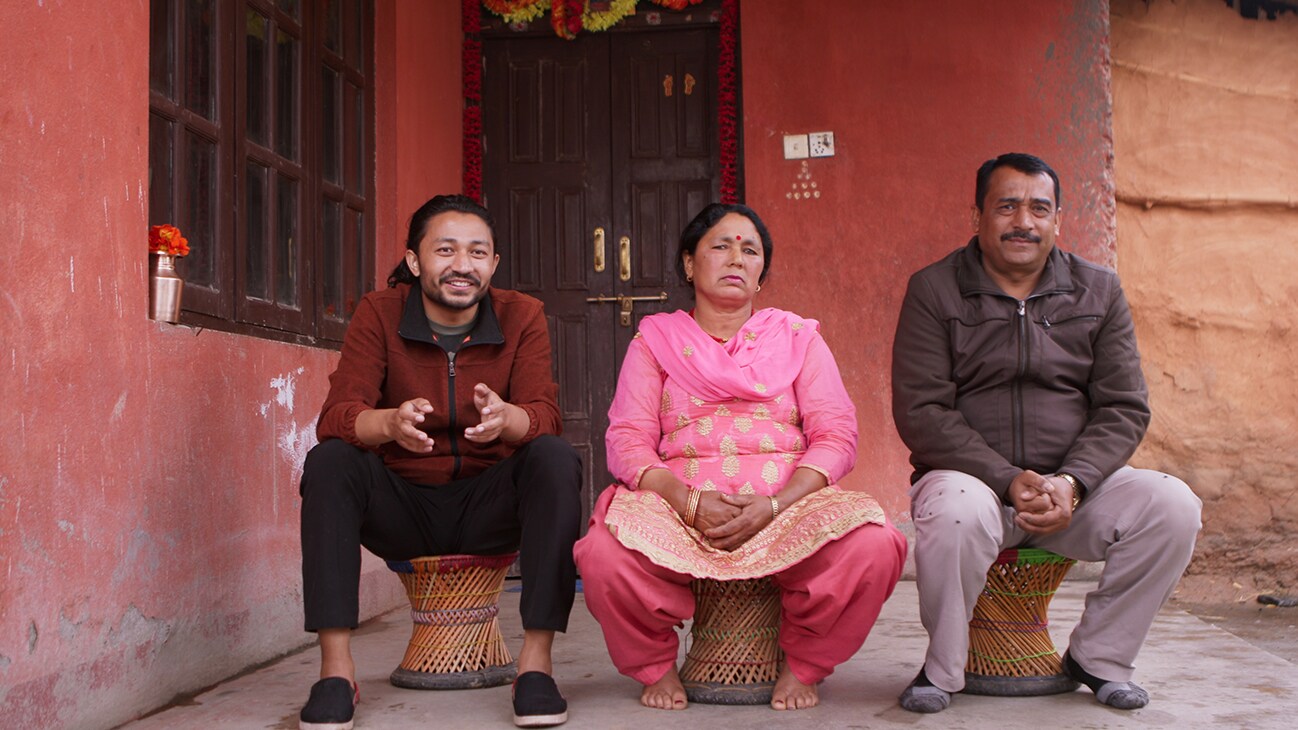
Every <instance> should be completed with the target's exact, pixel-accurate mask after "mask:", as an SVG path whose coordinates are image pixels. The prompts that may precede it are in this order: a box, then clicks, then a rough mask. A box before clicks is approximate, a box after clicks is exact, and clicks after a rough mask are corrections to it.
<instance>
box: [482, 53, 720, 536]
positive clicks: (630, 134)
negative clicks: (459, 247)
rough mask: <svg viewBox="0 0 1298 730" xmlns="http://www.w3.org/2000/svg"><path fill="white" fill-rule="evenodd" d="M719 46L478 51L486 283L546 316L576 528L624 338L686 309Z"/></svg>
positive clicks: (713, 191) (595, 468)
mask: <svg viewBox="0 0 1298 730" xmlns="http://www.w3.org/2000/svg"><path fill="white" fill-rule="evenodd" d="M717 47H718V44H717V31H716V28H715V27H704V28H693V29H687V30H679V29H672V30H657V31H651V30H644V31H628V32H605V33H585V34H582V35H581V36H579V37H578V39H577V40H574V41H564V40H561V39H559V38H556V37H554V36H553V35H549V36H546V35H537V36H519V37H503V38H488V39H486V40H484V43H483V56H484V59H485V68H484V78H483V137H484V149H483V192H484V202H485V203H486V205H487V207H488V209H489V210H491V211H492V215H493V217H494V218H495V219H496V227H497V235H498V237H499V239H500V247H501V266H500V271H499V272H497V275H496V279H495V281H496V282H498V284H499V285H500V286H504V287H508V288H512V289H518V290H520V291H525V292H528V293H529V294H532V295H533V296H536V297H538V298H540V299H541V300H542V301H544V302H545V306H546V315H547V318H548V321H549V326H550V337H551V341H552V344H553V347H554V371H555V372H554V375H555V379H556V381H557V382H558V383H559V407H560V412H561V415H562V416H563V420H564V436H565V437H566V438H567V439H568V440H569V441H570V442H571V443H572V444H573V445H574V446H575V447H576V448H577V450H578V452H579V453H580V454H581V456H582V461H583V463H584V464H585V484H584V485H583V486H584V490H585V491H584V495H585V497H584V501H583V520H582V524H583V526H584V525H585V522H586V519H585V518H587V517H589V514H590V509H591V506H592V505H593V504H594V501H595V499H596V497H597V496H598V494H599V492H600V491H601V490H603V488H604V487H606V486H607V485H608V484H609V482H610V481H611V478H610V476H609V474H608V469H607V461H606V458H605V453H604V431H605V430H606V429H607V427H608V407H609V403H610V402H611V401H612V398H613V390H614V386H615V384H616V379H617V371H618V368H619V367H620V365H621V361H622V357H623V355H624V353H625V352H626V348H627V346H628V345H629V344H630V342H631V338H632V336H633V335H634V334H635V327H636V324H637V323H638V322H639V319H640V318H641V317H643V316H645V315H646V314H652V313H655V312H662V311H670V310H674V309H680V308H686V309H688V308H689V307H690V306H691V296H690V290H689V289H687V288H686V287H685V285H684V284H682V283H681V282H680V281H679V279H678V277H677V275H676V265H675V261H676V248H677V242H678V239H679V236H680V231H681V229H682V228H683V227H684V225H685V223H687V222H688V221H689V219H690V218H692V217H693V216H694V215H695V214H696V213H698V211H699V210H700V209H702V208H703V206H704V205H706V204H707V203H709V202H712V201H714V200H716V199H717V198H718V196H719V191H720V182H719V174H718V171H719V169H720V167H719V162H718V160H719V155H718V144H717V132H716V62H717ZM601 240H602V246H601V243H600V242H601ZM600 248H602V254H603V255H602V262H601V261H600V260H599V256H598V250H599V249H600ZM631 297H633V298H634V300H630V299H627V298H631ZM619 298H621V299H619ZM627 306H630V307H631V310H630V312H629V314H628V313H626V312H625V311H624V307H627ZM583 529H584V527H583Z"/></svg>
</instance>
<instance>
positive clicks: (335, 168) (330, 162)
mask: <svg viewBox="0 0 1298 730" xmlns="http://www.w3.org/2000/svg"><path fill="white" fill-rule="evenodd" d="M339 85H340V82H339V80H338V74H337V73H336V72H335V71H334V70H333V69H331V68H329V67H328V66H325V67H324V69H323V78H322V79H321V86H320V91H321V99H320V106H321V109H320V116H321V117H322V118H323V121H324V131H323V134H322V135H321V138H322V140H323V143H324V177H325V179H326V180H328V181H329V182H331V183H334V184H335V185H342V182H343V180H342V171H341V170H340V169H339V168H340V167H341V163H342V160H341V159H340V157H341V155H340V150H341V149H342V134H341V130H339V129H338V118H339V117H340V116H342V114H341V112H342V109H341V106H342V105H341V104H340V103H339V99H338V87H339Z"/></svg>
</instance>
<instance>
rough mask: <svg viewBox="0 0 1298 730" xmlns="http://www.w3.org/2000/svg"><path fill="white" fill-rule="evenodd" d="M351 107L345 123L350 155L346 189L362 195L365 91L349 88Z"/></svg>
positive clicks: (363, 191)
mask: <svg viewBox="0 0 1298 730" xmlns="http://www.w3.org/2000/svg"><path fill="white" fill-rule="evenodd" d="M351 91H352V93H351V97H352V99H351V101H352V103H351V109H350V110H349V112H350V114H349V118H348V125H347V151H348V153H349V155H348V156H349V157H351V160H350V164H348V165H347V172H348V173H349V174H348V176H347V178H348V179H347V189H348V190H350V191H352V192H353V193H356V194H357V195H364V194H365V190H364V189H363V186H362V184H361V181H362V180H364V179H365V91H364V90H363V89H357V88H355V87H352V88H351Z"/></svg>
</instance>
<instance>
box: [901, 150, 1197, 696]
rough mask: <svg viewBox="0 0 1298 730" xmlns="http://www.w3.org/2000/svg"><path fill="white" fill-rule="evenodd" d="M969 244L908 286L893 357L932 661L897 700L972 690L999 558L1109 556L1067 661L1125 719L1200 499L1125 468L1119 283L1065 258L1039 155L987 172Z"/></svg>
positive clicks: (1141, 392)
mask: <svg viewBox="0 0 1298 730" xmlns="http://www.w3.org/2000/svg"><path fill="white" fill-rule="evenodd" d="M975 190H976V192H975V210H974V221H975V227H976V229H977V235H975V236H974V238H973V240H971V241H970V242H969V243H968V245H966V246H965V247H963V248H961V249H957V250H956V251H955V252H953V253H951V254H950V255H948V256H947V257H945V258H943V259H942V260H941V261H938V262H937V263H935V264H932V265H931V266H929V267H927V268H925V269H923V270H922V271H920V272H919V273H917V274H915V275H914V276H913V277H911V280H910V285H909V287H908V288H907V291H906V298H905V301H904V303H903V304H902V311H901V318H900V321H899V322H898V324H897V336H896V340H895V343H894V347H893V358H892V392H893V417H894V419H895V420H896V423H897V430H898V432H899V433H900V434H901V438H902V440H903V441H905V442H906V445H907V446H908V447H909V448H910V450H911V463H912V464H913V465H914V467H915V473H914V475H913V476H912V478H911V480H912V483H913V486H912V487H911V492H910V497H911V515H912V518H913V519H914V522H915V564H916V573H917V587H918V589H919V601H920V618H921V620H922V621H923V623H924V628H925V629H927V630H928V634H929V646H928V654H927V656H926V657H925V660H924V666H923V667H922V668H921V669H920V672H919V675H918V676H917V677H916V678H915V680H914V682H912V683H911V685H910V686H909V687H907V688H906V690H905V692H903V693H902V695H901V698H900V701H901V706H902V707H904V708H906V709H907V710H910V711H912V712H939V711H941V710H944V709H946V707H947V705H948V704H949V703H950V701H951V695H952V694H953V693H956V692H959V691H960V690H961V689H963V688H964V666H965V660H966V658H967V653H968V646H969V633H968V632H969V627H968V624H969V619H970V618H971V617H972V615H973V607H974V603H975V602H976V601H977V598H978V595H979V593H980V592H981V591H982V588H983V585H984V582H985V579H986V573H987V569H988V567H990V566H991V564H992V562H993V561H994V560H995V558H996V555H997V554H998V553H999V552H1000V551H1001V550H1002V549H1004V548H1009V547H1015V546H1032V547H1039V548H1044V549H1046V550H1049V551H1051V552H1055V553H1058V554H1060V555H1065V556H1067V557H1070V558H1075V559H1077V560H1087V561H1101V560H1102V561H1105V566H1104V573H1103V575H1102V577H1101V578H1100V583H1099V586H1098V587H1097V588H1096V590H1094V591H1092V592H1091V593H1090V595H1088V596H1087V597H1086V611H1085V613H1084V614H1083V615H1082V620H1081V622H1080V623H1079V624H1078V625H1077V628H1076V629H1075V630H1074V631H1073V634H1072V637H1071V639H1070V641H1069V647H1068V651H1067V652H1066V653H1065V654H1064V662H1065V671H1066V672H1067V673H1068V674H1069V675H1071V676H1072V677H1073V679H1075V680H1077V681H1078V682H1081V683H1083V684H1085V685H1087V686H1088V687H1090V688H1091V690H1093V691H1094V692H1095V696H1096V699H1097V700H1099V701H1100V702H1102V703H1104V704H1106V705H1109V706H1111V707H1116V708H1119V709H1124V710H1130V709H1135V708H1139V707H1143V706H1145V704H1147V703H1148V702H1149V695H1148V694H1147V693H1146V692H1145V690H1143V689H1141V688H1140V687H1138V686H1137V685H1135V684H1132V683H1131V681H1130V680H1131V675H1132V672H1133V670H1134V662H1135V659H1136V654H1137V653H1138V652H1139V651H1140V646H1141V644H1142V643H1144V640H1145V635H1146V634H1147V633H1148V632H1149V627H1150V625H1151V624H1152V623H1153V621H1154V617H1155V615H1156V614H1157V613H1158V609H1159V607H1160V606H1162V604H1163V602H1164V601H1166V600H1167V598H1168V596H1170V595H1171V593H1172V589H1173V588H1174V587H1175V586H1176V583H1177V581H1178V580H1179V579H1180V577H1181V572H1182V571H1183V570H1184V569H1185V566H1186V565H1187V564H1188V563H1189V561H1190V555H1191V553H1192V551H1193V549H1194V539H1195V535H1196V534H1197V533H1198V530H1199V526H1200V524H1199V509H1200V502H1199V500H1198V498H1197V497H1195V496H1194V494H1193V493H1192V492H1191V491H1190V489H1189V487H1187V486H1186V485H1185V483H1184V482H1182V481H1180V480H1179V479H1176V478H1174V477H1170V476H1168V475H1166V474H1162V473H1160V472H1156V471H1149V470H1144V469H1133V468H1131V467H1129V466H1126V462H1127V459H1129V458H1130V457H1131V455H1132V453H1133V452H1135V450H1136V446H1137V445H1139V444H1140V440H1141V438H1143V437H1144V434H1145V427H1146V426H1147V425H1148V424H1149V415H1150V414H1149V404H1148V398H1147V395H1148V394H1147V391H1146V389H1145V381H1144V377H1143V376H1142V375H1141V372H1140V355H1139V353H1138V351H1137V349H1136V336H1135V330H1134V328H1133V325H1132V321H1131V312H1130V310H1129V309H1128V307H1127V300H1126V298H1125V297H1124V296H1123V294H1122V288H1121V286H1120V285H1119V283H1118V278H1117V274H1115V273H1114V272H1113V271H1111V270H1109V269H1106V268H1103V267H1101V266H1096V265H1094V264H1091V263H1088V262H1086V261H1084V260H1082V259H1081V258H1079V257H1077V256H1075V255H1073V254H1069V253H1064V252H1063V251H1060V250H1059V249H1058V248H1056V247H1055V245H1054V244H1055V237H1056V236H1057V235H1058V234H1059V224H1060V209H1059V176H1058V175H1056V174H1055V171H1054V170H1052V169H1050V166H1049V165H1047V164H1046V163H1045V162H1043V161H1042V160H1040V159H1038V158H1036V157H1033V156H1031V155H1024V154H1006V155H1001V156H1000V157H997V158H996V159H994V160H988V161H987V162H986V163H984V164H983V165H982V167H981V168H980V169H979V170H978V176H977V184H976V188H975Z"/></svg>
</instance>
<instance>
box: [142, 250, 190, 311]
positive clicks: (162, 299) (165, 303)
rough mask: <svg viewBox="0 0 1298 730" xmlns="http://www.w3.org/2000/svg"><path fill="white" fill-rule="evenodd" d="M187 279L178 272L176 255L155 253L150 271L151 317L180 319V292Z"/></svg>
mask: <svg viewBox="0 0 1298 730" xmlns="http://www.w3.org/2000/svg"><path fill="white" fill-rule="evenodd" d="M184 287H185V281H184V280H183V279H181V278H180V276H179V275H177V274H176V257H175V256H172V255H170V254H165V253H155V254H153V268H152V270H151V271H150V272H149V318H150V319H156V320H157V321H159V322H171V323H173V324H174V323H176V322H178V321H180V293H181V290H182V289H184Z"/></svg>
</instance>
